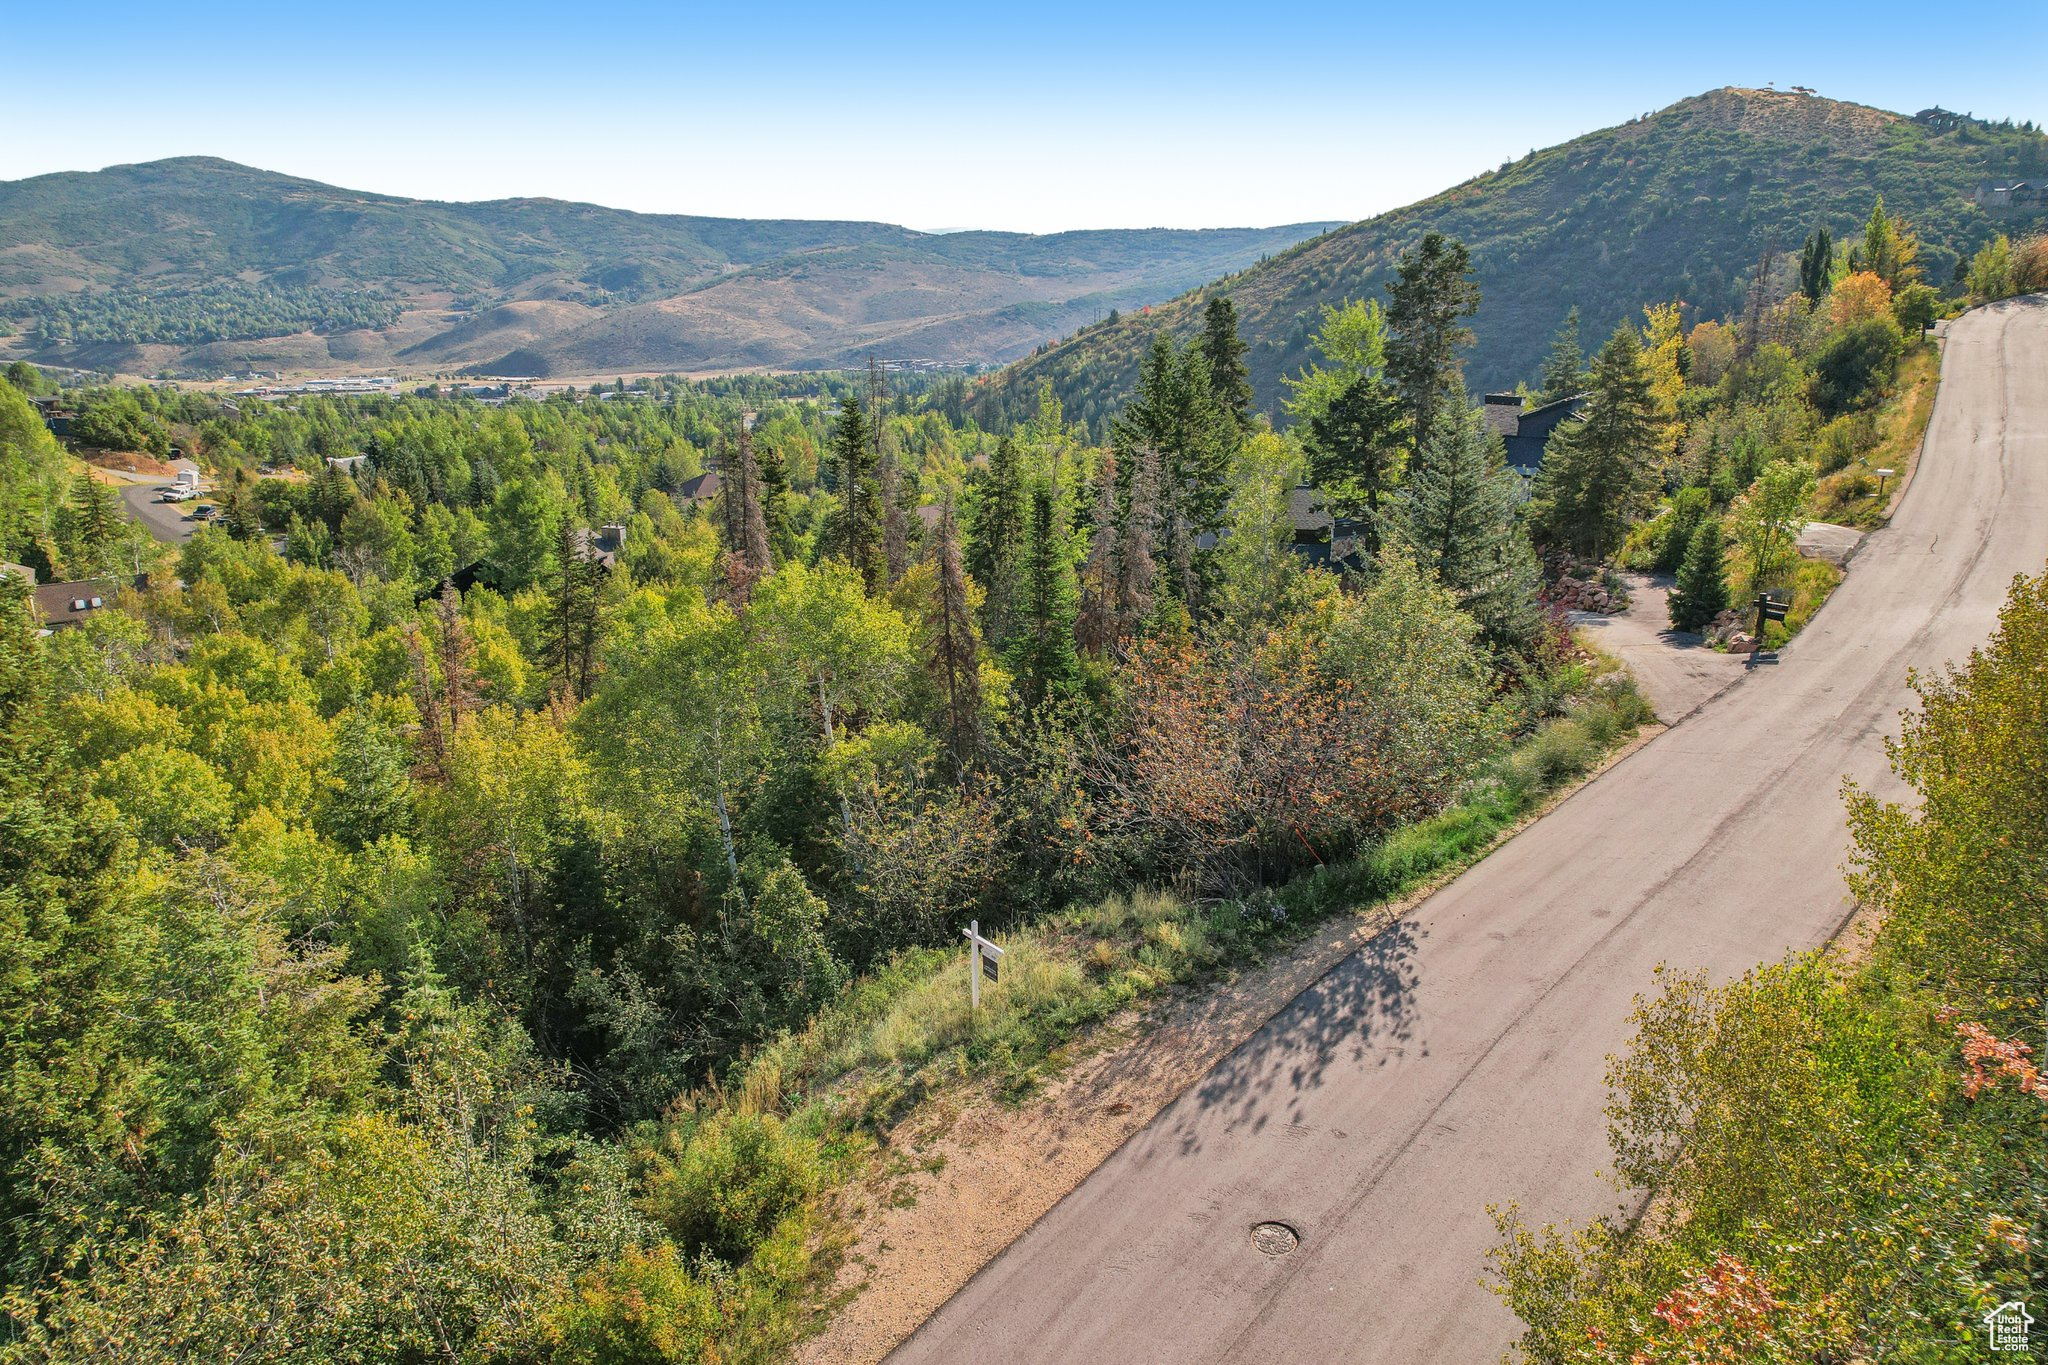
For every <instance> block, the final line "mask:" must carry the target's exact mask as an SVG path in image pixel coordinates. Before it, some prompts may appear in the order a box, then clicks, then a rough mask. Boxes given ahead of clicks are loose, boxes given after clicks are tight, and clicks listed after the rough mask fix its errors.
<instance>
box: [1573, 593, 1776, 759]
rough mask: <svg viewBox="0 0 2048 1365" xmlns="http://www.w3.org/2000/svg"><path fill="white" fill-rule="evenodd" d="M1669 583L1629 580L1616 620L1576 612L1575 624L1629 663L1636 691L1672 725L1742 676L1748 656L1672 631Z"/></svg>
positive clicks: (1586, 612)
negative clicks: (1623, 608)
mask: <svg viewBox="0 0 2048 1365" xmlns="http://www.w3.org/2000/svg"><path fill="white" fill-rule="evenodd" d="M1669 584H1670V579H1669V578H1667V577H1665V576H1663V575H1658V576H1656V577H1652V576H1650V575H1649V574H1630V575H1629V576H1628V597H1629V606H1628V610H1627V611H1624V612H1621V613H1619V614H1618V615H1614V616H1602V615H1600V614H1598V613H1597V612H1588V611H1575V612H1573V613H1572V614H1571V618H1570V619H1571V623H1572V625H1573V626H1574V627H1575V628H1576V629H1578V630H1582V631H1584V632H1585V633H1586V637H1587V638H1588V639H1590V640H1591V641H1592V642H1593V643H1594V644H1596V645H1598V646H1600V648H1602V649H1604V650H1606V651H1607V652H1608V653H1609V654H1612V655H1614V656H1615V657H1616V658H1618V659H1620V660H1621V661H1622V662H1623V663H1624V664H1627V665H1628V670H1629V672H1630V673H1632V674H1634V675H1635V680H1636V687H1637V688H1638V689H1639V690H1640V691H1641V692H1642V694H1643V696H1644V697H1645V698H1647V699H1648V701H1649V703H1650V705H1651V707H1652V708H1654V709H1655V711H1656V712H1657V719H1659V720H1661V721H1664V722H1666V723H1667V724H1669V723H1674V722H1677V721H1679V720H1682V719H1684V718H1685V716H1687V715H1688V714H1690V713H1691V711H1692V710H1693V708H1694V707H1696V706H1699V705H1700V704H1701V703H1703V702H1705V701H1706V700H1708V699H1709V698H1710V697H1713V696H1715V695H1716V694H1718V693H1719V692H1720V691H1721V689H1722V688H1724V687H1727V686H1728V685H1729V684H1730V683H1732V682H1734V681H1735V680H1736V679H1737V678H1739V677H1741V676H1742V672H1743V666H1744V658H1745V657H1746V656H1743V655H1739V654H1723V653H1720V652H1719V651H1718V650H1713V649H1709V648H1707V643H1706V641H1705V639H1703V638H1702V637H1700V636H1698V635H1693V634H1689V633H1687V632H1684V631H1677V630H1673V629H1672V628H1671V589H1670V587H1669Z"/></svg>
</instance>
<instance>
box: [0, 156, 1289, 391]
mask: <svg viewBox="0 0 2048 1365" xmlns="http://www.w3.org/2000/svg"><path fill="white" fill-rule="evenodd" d="M1324 226H1327V225H1325V224H1310V225H1304V226H1297V227H1279V228H1244V229H1223V230H1217V231H1207V232H1186V231H1174V230H1166V229H1148V230H1136V231H1101V232H1068V233H1057V234H1051V235H1045V236H1033V235H1029V234H1024V233H1006V232H963V233H950V234H932V233H922V232H915V231H912V230H911V229H908V228H902V227H895V226H891V225H889V224H884V223H849V222H811V221H796V220H750V219H730V218H699V217H686V216H679V215H656V214H639V213H627V212H623V211H620V210H616V209H607V208H600V207H597V206H595V205H590V204H571V203H564V202H561V201H558V200H550V199H512V200H498V201H492V202H487V203H475V204H454V203H432V202H426V201H422V200H414V199H401V198H394V197H391V196H388V195H378V194H367V193H361V192H357V191H353V190H344V189H337V188H335V187H333V186H329V185H322V184H319V183H316V182H314V181H310V180H299V179H294V178H293V177H290V176H284V175H276V174H273V173H271V172H268V171H259V170H253V169H251V168H249V167H246V166H239V165H236V164H234V163H233V162H228V161H220V160H216V159H213V158H206V157H187V158H179V159H175V160H170V161H158V162H151V163H149V164H146V165H138V166H116V167H111V168H109V169H107V170H104V171H94V172H77V173H64V174H58V175H46V176H39V177H36V178H34V179H30V180H20V181H14V182H10V183H0V317H11V318H12V319H13V323H14V326H15V328H16V330H17V333H18V336H17V338H16V341H15V349H16V350H26V351H28V352H30V353H33V354H35V355H37V356H38V357H39V358H42V359H44V360H48V361H52V362H58V363H66V362H78V363H86V364H96V365H106V366H109V367H121V368H129V367H138V366H146V367H147V368H148V369H150V370H152V371H153V370H154V369H156V368H158V367H160V366H168V367H171V368H174V369H175V368H187V369H198V370H204V369H206V368H208V367H209V366H212V367H216V368H219V367H232V366H234V365H235V364H237V363H243V362H246V363H261V364H265V365H271V366H280V367H287V368H296V367H302V366H303V367H308V368H319V367H321V366H322V365H324V364H329V363H332V364H336V365H344V364H345V365H356V364H362V363H374V364H383V363H400V364H403V363H406V361H407V359H408V358H410V359H412V360H416V361H417V362H419V363H422V364H427V365H439V364H449V365H488V364H490V363H491V362H493V361H494V360H497V359H499V358H501V357H502V356H503V355H504V354H505V353H506V352H508V351H511V350H513V349H519V350H520V351H521V353H522V355H523V356H524V358H525V361H526V363H527V364H528V365H529V366H530V367H533V368H538V369H540V370H543V371H547V370H550V369H555V370H559V369H560V368H561V367H562V366H564V365H568V366H574V367H581V368H587V369H588V370H593V371H602V370H612V369H637V368H645V367H649V366H663V365H679V364H687V365H690V366H693V367H703V368H712V367H717V366H721V365H726V366H730V365H742V364H778V365H797V364H805V363H819V362H822V361H828V360H835V359H840V358H843V357H844V356H845V355H846V354H848V353H849V352H851V351H854V350H857V349H859V348H860V347H862V346H865V345H875V344H879V345H883V346H887V345H889V344H890V343H891V341H892V340H894V339H895V338H896V337H897V336H899V335H900V334H903V333H910V334H914V335H917V336H919V337H921V338H923V339H925V340H927V341H929V342H930V343H931V344H933V345H935V346H938V347H939V348H941V349H939V350H938V351H937V352H935V353H936V354H939V355H941V356H942V357H943V358H949V359H961V360H983V361H987V360H1002V359H1009V358H1012V357H1014V356H1016V355H1019V354H1021V353H1023V352H1024V351H1025V350H1027V349H1028V348H1029V347H1030V346H1031V345H1032V344H1033V343H1035V342H1037V341H1039V340H1042V339H1043V338H1044V337H1046V336H1048V335H1054V334H1056V333H1057V332H1058V331H1059V330H1060V329H1062V328H1065V327H1071V326H1073V325H1075V324H1076V323H1077V322H1080V321H1083V320H1088V319H1092V318H1095V317H1099V316H1100V315H1101V314H1102V313H1103V312H1104V311H1106V310H1107V309H1108V308H1109V307H1113V306H1117V305H1118V304H1129V303H1131V302H1133V301H1139V302H1152V301H1157V300H1160V299H1164V298H1167V297H1170V296H1171V295H1173V294H1175V293H1177V292H1179V291H1181V290H1183V289H1187V288H1189V287H1191V286H1193V285H1196V284H1199V283H1200V282H1201V281H1203V280H1206V279H1210V278H1213V277H1214V276H1215V275H1216V274H1218V273H1220V272H1222V271H1226V270H1230V269H1235V268H1238V267H1240V266H1242V265H1243V264H1245V263H1247V262H1250V261H1253V260H1256V259H1258V258H1259V256H1260V255H1262V254H1264V253H1267V252H1271V251H1275V250H1280V249H1282V248H1284V247H1286V246H1289V245H1292V244H1293V243H1295V242H1297V241H1299V240H1301V239H1302V238H1303V237H1305V236H1308V235H1310V234H1311V233H1313V232H1315V231H1318V230H1319V229H1320V228H1322V227H1324ZM764 282H767V283H764ZM703 290H715V291H718V292H717V293H716V295H715V296H714V297H713V298H711V299H709V300H700V301H699V302H698V303H696V304H694V305H687V306H685V305H677V306H671V307H666V308H664V307H659V306H658V305H673V304H675V301H677V300H679V299H683V298H686V297H688V296H690V295H692V294H694V293H696V292H698V291H703ZM848 300H856V301H857V302H856V303H855V304H852V305H849V303H848V302H847V301H848ZM537 303H546V304H567V305H571V306H570V307H568V308H566V309H563V308H532V307H528V308H524V309H522V310H521V311H520V313H519V314H518V318H519V326H518V327H517V328H514V329H512V330H510V331H505V332H503V334H502V335H501V334H500V331H499V329H498V328H496V327H495V326H494V325H492V324H491V323H490V322H489V318H490V316H491V314H492V310H495V309H498V308H501V307H503V306H505V305H508V304H537ZM1018 305H1034V306H1037V307H1038V308H1039V309H1040V310H1041V314H1042V315H1040V316H1037V317H1036V318H1035V319H1034V325H1032V326H1030V327H1028V328H1025V327H1020V326H1019V325H1017V323H1016V321H1015V319H1014V318H1010V317H1006V316H1004V310H1006V309H1010V308H1013V307H1015V306H1018ZM648 306H656V307H654V308H653V311H652V312H650V313H646V314H644V315H642V316H639V317H637V318H636V317H634V316H633V315H632V314H633V310H635V309H638V308H645V307H648ZM583 310H595V311H583ZM401 312H403V313H405V314H406V316H405V317H404V318H403V319H402V320H400V319H395V318H394V317H393V316H392V315H393V314H395V313H401ZM536 318H539V319H541V322H539V323H536V321H535V319H536ZM548 319H558V320H559V321H560V322H561V324H562V325H561V327H560V329H559V332H560V335H561V336H562V337H563V338H566V336H567V334H568V333H569V332H572V331H573V332H575V333H576V341H575V344H574V345H573V347H566V348H563V349H559V350H558V349H556V348H554V347H553V345H552V342H553V341H554V340H555V339H556V337H557V331H556V330H551V329H550V327H549V326H548V325H547V320H548ZM935 324H943V325H939V326H936V328H935ZM536 327H538V332H537V334H536V331H535V329H536ZM343 332H346V333H350V334H351V336H352V340H351V341H350V343H349V344H348V345H347V346H346V347H336V346H330V345H326V344H325V343H322V342H319V341H317V340H312V339H310V338H314V337H318V336H325V335H328V334H333V333H343ZM366 334H368V335H366ZM295 336H296V337H298V340H297V341H296V342H295V343H294V344H293V345H292V346H286V345H281V344H280V345H270V346H265V345H262V344H251V343H264V342H274V341H277V340H278V339H279V338H291V337H295Z"/></svg>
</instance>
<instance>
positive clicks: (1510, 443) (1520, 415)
mask: <svg viewBox="0 0 2048 1365" xmlns="http://www.w3.org/2000/svg"><path fill="white" fill-rule="evenodd" d="M1585 406H1586V395H1585V394H1583V393H1575V394H1573V395H1572V396H1571V397H1569V398H1560V399H1558V400H1557V401H1556V402H1554V403H1545V404H1544V405H1543V406H1542V407H1540V408H1531V409H1529V411H1527V412H1524V411H1522V399H1521V396H1520V395H1519V394H1512V393H1489V394H1488V395H1486V404H1485V406H1484V408H1483V409H1482V411H1483V412H1484V413H1485V414H1486V424H1487V425H1488V426H1490V427H1492V428H1493V429H1494V430H1495V431H1497V432H1499V433H1500V441H1501V445H1502V446H1503V447H1505V448H1506V451H1507V462H1508V467H1509V468H1510V469H1516V470H1520V471H1521V472H1522V473H1524V474H1532V473H1534V472H1535V471H1536V470H1538V469H1540V468H1542V466H1543V450H1544V447H1546V446H1548V445H1549V444H1550V433H1551V432H1553V431H1555V430H1556V429H1557V424H1558V423H1560V422H1562V421H1564V420H1565V419H1566V418H1567V417H1576V416H1578V414H1579V410H1580V409H1581V408H1583V407H1585Z"/></svg>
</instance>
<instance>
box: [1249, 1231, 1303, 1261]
mask: <svg viewBox="0 0 2048 1365" xmlns="http://www.w3.org/2000/svg"><path fill="white" fill-rule="evenodd" d="M1252 1245H1253V1246H1255V1247H1257V1248H1258V1249H1259V1250H1260V1251H1263V1252H1265V1253H1266V1254H1267V1255H1268V1256H1285V1255H1286V1254H1287V1253H1288V1252H1290V1251H1292V1250H1294V1249H1295V1248H1296V1247H1298V1246H1300V1245H1301V1234H1300V1233H1298V1232H1296V1231H1295V1230H1294V1229H1293V1228H1291V1227H1288V1226H1287V1224H1285V1223H1254V1224H1252Z"/></svg>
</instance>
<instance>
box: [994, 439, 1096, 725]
mask: <svg viewBox="0 0 2048 1365" xmlns="http://www.w3.org/2000/svg"><path fill="white" fill-rule="evenodd" d="M1063 501H1064V499H1063V498H1062V497H1061V495H1060V492H1059V490H1058V488H1057V487H1056V486H1055V485H1054V484H1053V482H1052V480H1051V479H1050V478H1038V479H1034V480H1033V481H1032V485H1031V490H1030V506H1031V511H1030V530H1029V533H1028V535H1027V537H1026V540H1025V546H1024V563H1023V566H1022V567H1023V572H1022V575H1021V580H1022V581H1021V584H1020V592H1019V598H1020V600H1019V602H1018V616H1019V621H1018V630H1017V634H1016V638H1015V639H1013V640H1012V641H1011V642H1010V650H1009V664H1010V671H1011V673H1012V674H1013V675H1015V677H1016V679H1017V690H1018V691H1019V693H1021V694H1022V696H1023V699H1024V703H1025V705H1026V706H1027V707H1037V706H1039V705H1041V704H1043V703H1045V702H1047V701H1051V700H1056V699H1058V698H1061V697H1065V696H1068V695H1070V694H1071V693H1072V692H1073V690H1074V688H1075V687H1076V686H1077V685H1078V684H1079V682H1080V677H1081V660H1080V656H1079V655H1078V654H1077V653H1076V652H1075V649H1074V621H1075V618H1076V616H1077V615H1078V614H1079V612H1080V590H1079V587H1078V585H1077V584H1076V582H1075V579H1074V554H1073V546H1072V539H1071V533H1070V532H1069V531H1068V529H1067V525H1068V516H1067V509H1066V508H1065V507H1064V506H1062V503H1063Z"/></svg>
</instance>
